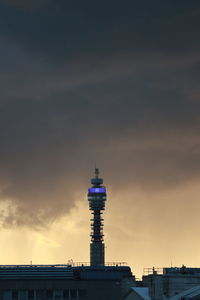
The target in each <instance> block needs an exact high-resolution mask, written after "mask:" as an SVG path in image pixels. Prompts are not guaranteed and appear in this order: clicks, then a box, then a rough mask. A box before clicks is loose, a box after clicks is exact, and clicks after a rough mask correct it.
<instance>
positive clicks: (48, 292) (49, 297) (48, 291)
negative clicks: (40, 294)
mask: <svg viewBox="0 0 200 300" xmlns="http://www.w3.org/2000/svg"><path fill="white" fill-rule="evenodd" d="M46 296H47V299H53V290H47V291H46Z"/></svg>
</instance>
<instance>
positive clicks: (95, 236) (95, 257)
mask: <svg viewBox="0 0 200 300" xmlns="http://www.w3.org/2000/svg"><path fill="white" fill-rule="evenodd" d="M91 184H92V187H91V188H89V189H88V201H89V208H90V210H91V211H92V214H93V218H92V219H91V243H90V265H91V266H99V265H104V263H105V250H104V249H105V245H104V242H103V236H104V235H103V221H104V220H103V218H102V211H103V210H104V208H105V201H106V188H105V187H104V186H102V184H103V179H102V178H99V169H97V168H95V178H92V179H91Z"/></svg>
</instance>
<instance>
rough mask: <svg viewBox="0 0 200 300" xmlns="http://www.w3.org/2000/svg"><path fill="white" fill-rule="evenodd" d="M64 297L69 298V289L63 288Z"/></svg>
mask: <svg viewBox="0 0 200 300" xmlns="http://www.w3.org/2000/svg"><path fill="white" fill-rule="evenodd" d="M63 299H69V290H63Z"/></svg>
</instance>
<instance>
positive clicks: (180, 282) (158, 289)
mask: <svg viewBox="0 0 200 300" xmlns="http://www.w3.org/2000/svg"><path fill="white" fill-rule="evenodd" d="M146 271H148V273H150V274H147V275H144V276H143V286H145V287H148V288H149V295H150V298H151V299H152V300H163V299H176V296H177V295H178V294H182V293H183V292H185V291H187V290H188V291H189V290H190V289H191V288H196V287H197V286H198V285H200V268H187V267H185V266H184V265H183V266H182V267H181V268H176V267H171V268H163V269H162V270H160V269H154V268H153V269H151V270H149V269H148V270H146ZM174 297H175V298H174ZM188 297H189V296H188ZM180 299H181V298H180ZM185 299H186V297H185V296H183V297H182V300H185ZM199 299H200V297H199Z"/></svg>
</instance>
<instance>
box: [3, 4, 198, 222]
mask: <svg viewBox="0 0 200 300" xmlns="http://www.w3.org/2000/svg"><path fill="white" fill-rule="evenodd" d="M12 2H14V1H7V4H12ZM16 3H17V4H19V5H17V6H16ZM24 3H27V2H25V1H16V2H15V5H13V6H10V5H9V6H7V5H6V4H5V2H4V5H3V4H1V10H0V40H1V44H0V54H1V69H0V78H1V96H0V97H1V98H0V129H1V131H0V140H1V148H0V165H1V167H0V190H1V199H2V201H8V203H11V204H9V205H11V206H9V207H10V208H9V209H8V212H7V213H5V212H4V211H3V212H2V213H1V215H2V223H3V224H4V225H23V224H26V225H30V226H41V225H43V224H45V223H46V222H52V221H53V220H55V219H56V218H57V217H59V216H60V215H62V214H64V213H66V212H68V211H69V209H70V208H71V207H72V205H73V203H74V201H75V199H76V197H77V191H79V190H81V191H84V189H85V187H86V186H87V184H88V182H87V180H88V178H87V176H89V173H90V172H91V169H92V168H93V165H94V163H95V162H96V163H98V164H99V165H100V166H101V167H102V168H103V170H104V173H106V174H107V177H108V179H109V180H108V181H110V183H111V185H116V186H118V187H124V186H127V185H139V186H142V187H145V188H147V189H150V190H151V189H155V187H156V188H157V189H166V188H168V187H172V186H174V185H177V184H181V183H183V182H184V181H186V180H196V179H198V178H199V175H200V165H199V149H200V148H199V146H200V145H199V136H198V135H199V110H200V105H199V94H200V89H199V84H198V74H199V63H200V59H199V50H200V49H199V48H200V47H199V46H200V42H199V41H200V39H199V38H198V36H199V25H200V24H199V13H200V5H199V3H198V2H197V1H190V3H188V1H173V2H172V1H170V2H167V3H162V4H161V3H160V1H155V2H153V4H152V2H151V3H149V1H142V2H140V4H137V5H136V4H133V2H132V1H127V2H125V3H124V4H123V5H122V3H121V1H120V2H118V1H117V2H113V1H109V3H106V2H104V1H103V2H101V3H99V4H96V3H94V2H84V3H83V2H80V3H79V5H78V4H77V3H76V4H74V2H73V3H72V2H67V3H66V1H59V3H58V2H55V1H54V2H53V1H52V2H51V3H50V4H51V5H50V6H48V7H44V6H42V5H41V6H38V4H40V3H41V4H43V2H42V1H41V2H40V1H36V2H34V3H36V4H37V9H36V10H35V7H33V6H32V4H30V5H29V7H26V5H25V6H24V5H22V4H24ZM30 3H32V2H30ZM24 8H25V9H24ZM32 8H34V9H32ZM27 9H28V10H27ZM125 176H127V178H128V180H124V178H125ZM119 193H120V188H119ZM12 205H13V207H14V208H13V209H12Z"/></svg>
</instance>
